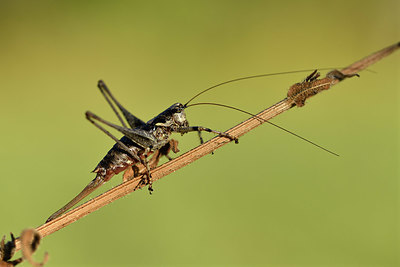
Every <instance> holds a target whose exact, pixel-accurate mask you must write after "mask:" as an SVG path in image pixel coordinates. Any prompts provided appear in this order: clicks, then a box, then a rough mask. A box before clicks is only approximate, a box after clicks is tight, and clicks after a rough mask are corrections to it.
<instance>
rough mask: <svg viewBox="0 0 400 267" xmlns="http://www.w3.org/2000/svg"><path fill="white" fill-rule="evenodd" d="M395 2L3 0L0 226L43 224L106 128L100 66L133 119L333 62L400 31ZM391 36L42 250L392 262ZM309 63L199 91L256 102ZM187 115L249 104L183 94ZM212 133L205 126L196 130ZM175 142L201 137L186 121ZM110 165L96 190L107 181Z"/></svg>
mask: <svg viewBox="0 0 400 267" xmlns="http://www.w3.org/2000/svg"><path fill="white" fill-rule="evenodd" d="M399 14H400V2H399V1H398V0H387V1H385V0H384V1H361V0H360V1H342V0H339V1H329V2H328V1H222V0H218V1H5V0H3V1H1V2H0V34H1V37H0V40H1V41H0V77H1V86H0V88H1V89H0V90H1V94H0V100H1V105H0V119H1V138H0V147H1V149H0V164H1V165H0V168H1V178H0V195H1V199H2V200H1V204H0V205H1V206H0V207H1V211H2V212H1V220H0V230H1V234H8V232H10V231H12V232H14V233H16V234H18V233H20V232H21V230H22V229H24V228H26V227H36V226H39V225H41V224H42V223H43V222H44V221H45V219H46V218H47V217H48V216H49V215H50V214H51V213H52V212H54V211H55V210H57V209H58V208H60V207H61V206H62V205H64V204H65V203H66V202H67V201H69V200H70V199H71V198H72V197H73V196H75V194H77V193H78V192H79V191H80V190H81V189H82V188H83V187H84V186H85V185H86V184H87V183H88V182H89V181H90V180H91V179H93V177H94V175H93V174H91V173H90V171H91V170H92V169H93V168H94V167H95V166H96V164H97V163H98V162H99V161H100V160H101V158H102V157H103V156H104V155H105V153H106V152H107V151H108V149H109V148H110V147H111V146H112V145H113V142H112V140H111V139H110V138H108V137H107V136H105V135H104V134H103V133H101V132H100V131H99V130H97V129H96V128H94V127H93V126H92V125H91V124H90V123H88V121H87V120H86V119H85V118H84V112H85V111H86V110H91V111H93V112H94V113H96V114H98V115H101V116H102V117H104V118H106V119H108V120H112V121H115V122H117V119H116V118H115V117H114V115H113V113H112V111H111V109H110V108H109V107H108V106H107V104H106V102H105V101H104V99H103V98H102V96H101V95H100V93H99V91H98V89H97V88H96V83H97V80H98V79H104V80H105V81H106V82H107V84H108V85H109V87H110V88H111V90H112V91H113V92H114V94H115V96H116V97H117V98H118V99H120V101H121V102H122V103H123V104H124V105H125V106H126V107H127V108H128V109H129V110H131V111H132V113H134V114H135V115H137V116H139V117H140V118H142V119H143V120H149V119H150V118H152V117H153V116H155V115H157V114H158V113H159V112H161V111H162V110H164V109H165V108H166V107H168V106H170V105H171V104H172V103H175V102H178V101H180V102H184V101H187V100H188V99H189V98H190V97H192V96H193V95H194V94H196V93H197V92H199V91H200V90H201V89H204V88H206V87H208V86H211V85H213V84H216V83H219V82H222V81H225V80H229V79H233V78H237V77H242V76H246V75H255V74H261V73H270V72H281V71H289V70H299V69H313V68H324V67H343V66H346V65H348V64H350V63H352V62H354V61H355V60H358V59H360V58H362V57H364V56H366V55H368V54H370V53H372V52H375V51H377V50H379V49H381V48H383V47H386V46H388V45H391V44H393V43H395V42H397V41H400V40H399V39H400V38H399V37H400V19H399ZM399 67H400V53H399V52H397V54H393V55H392V56H390V57H388V58H386V59H384V60H382V61H381V62H379V63H378V64H376V65H374V66H372V67H371V68H370V69H371V70H373V71H374V73H372V72H365V71H364V72H362V73H361V78H353V79H349V80H346V81H345V82H343V83H341V84H340V85H338V86H335V87H333V89H332V90H330V91H327V92H324V93H323V94H321V95H319V96H317V97H315V98H312V99H310V100H309V101H308V104H307V105H306V106H305V107H304V108H301V109H297V108H294V109H292V110H290V111H289V112H286V113H284V114H282V115H281V116H278V117H277V118H275V119H274V120H273V122H275V123H277V124H279V125H281V126H283V127H286V128H288V129H290V130H292V131H294V132H296V133H297V134H300V135H302V136H304V137H306V138H309V139H311V140H313V141H315V142H317V143H318V144H320V145H323V146H325V147H327V148H329V149H332V150H333V151H335V152H337V153H339V154H340V155H341V156H340V157H334V156H332V155H330V154H328V153H326V152H324V151H322V150H319V149H317V148H315V147H313V146H311V145H309V144H307V143H305V142H303V141H301V140H299V139H297V138H294V137H293V136H290V135H288V134H286V133H284V132H282V131H280V130H278V129H275V128H273V127H271V126H269V125H265V126H262V127H259V128H257V129H256V130H254V131H252V132H250V133H249V134H248V135H245V136H244V137H243V138H241V140H240V143H239V145H234V144H229V145H227V146H225V147H223V148H222V149H220V150H218V151H216V153H215V154H214V155H209V156H207V157H205V158H203V159H201V160H199V161H197V162H195V163H194V164H192V165H189V166H187V167H186V168H184V169H181V170H179V171H178V172H176V173H174V174H172V175H169V176H168V177H165V178H164V179H162V180H160V181H159V182H157V183H155V185H154V188H155V190H156V191H155V193H154V194H153V195H152V196H149V194H148V193H147V190H142V191H139V192H136V193H134V194H131V195H129V196H127V197H125V198H123V199H120V200H118V201H116V202H115V203H112V204H111V205H109V206H107V207H105V208H103V209H101V210H100V211H97V212H95V213H93V214H91V215H89V216H87V217H85V218H84V219H82V220H80V221H79V222H77V223H74V224H73V225H70V226H69V227H67V228H64V229H62V230H61V231H59V232H57V233H54V234H52V235H51V236H48V237H46V238H45V239H44V240H43V241H42V246H41V248H40V251H39V253H38V254H37V255H36V256H37V258H38V259H39V260H40V259H41V257H42V255H43V252H44V251H48V252H49V253H50V256H51V260H50V262H49V264H48V266H110V265H115V266H128V265H137V266H186V265H188V266H398V265H399V264H400V262H399V258H398V251H399V239H400V237H399V206H400V205H399V181H398V179H399V173H400V172H399V167H398V164H399V148H400V147H399V121H400V120H399V114H400V112H399V93H398V92H399V89H400V88H399V87H400V83H399V75H400V72H399V69H400V68H399ZM307 74H308V73H301V74H293V75H286V76H279V77H271V78H262V79H256V80H248V81H242V82H238V83H236V84H231V85H227V86H224V87H220V88H219V89H216V90H214V91H211V92H209V93H207V94H205V95H203V96H202V97H201V98H198V100H197V101H214V102H218V103H225V104H229V105H234V106H236V107H239V108H242V109H245V110H248V111H249V112H258V111H260V110H262V109H264V108H266V107H268V106H270V105H272V104H274V103H276V102H277V101H279V100H281V99H282V98H283V97H284V96H285V94H286V91H287V89H288V87H289V86H290V85H292V84H293V83H295V82H298V81H301V80H302V79H303V78H304V77H305V76H306V75H307ZM187 115H188V118H189V122H190V123H191V124H192V125H202V126H207V127H210V128H213V129H218V130H226V129H228V128H230V127H232V126H233V125H235V124H237V123H239V122H241V121H242V120H244V119H246V118H247V116H246V115H243V114H240V113H237V112H235V111H230V110H223V109H220V108H216V107H206V106H203V107H196V108H192V109H188V110H187ZM206 136H207V137H208V138H211V137H212V135H206ZM175 137H176V138H177V139H178V140H179V141H180V148H181V150H182V151H187V150H189V149H191V148H193V147H195V146H196V145H198V138H197V134H188V135H185V136H183V137H180V136H178V135H176V136H175ZM120 181H121V177H120V176H119V177H114V178H113V179H112V181H111V182H109V183H108V184H107V185H106V186H104V188H102V189H101V190H98V191H97V192H96V194H97V193H100V192H103V191H104V190H106V189H110V188H111V187H113V186H115V185H117V184H118V183H119V182H120Z"/></svg>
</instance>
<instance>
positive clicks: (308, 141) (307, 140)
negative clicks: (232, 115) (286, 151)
mask: <svg viewBox="0 0 400 267" xmlns="http://www.w3.org/2000/svg"><path fill="white" fill-rule="evenodd" d="M199 105H211V106H219V107H224V108H229V109H233V110H236V111H239V112H242V113H245V114H247V115H250V116H252V117H255V118H256V119H258V120H259V121H261V122H263V123H264V122H266V123H269V124H270V125H272V126H275V127H277V128H278V129H280V130H282V131H285V132H287V133H289V134H291V135H293V136H295V137H297V138H300V139H301V140H303V141H306V142H307V143H309V144H311V145H313V146H316V147H318V148H320V149H322V150H324V151H326V152H328V153H330V154H332V155H335V156H338V157H339V154H336V153H335V152H332V151H330V150H329V149H327V148H325V147H323V146H320V145H318V144H316V143H314V142H312V141H311V140H309V139H307V138H304V137H302V136H300V135H298V134H296V133H294V132H292V131H290V130H288V129H286V128H283V127H281V126H279V125H277V124H275V123H272V122H270V121H268V120H265V119H263V118H261V117H259V116H257V115H255V114H253V113H250V112H248V111H245V110H243V109H240V108H236V107H232V106H229V105H224V104H219V103H210V102H200V103H194V104H190V105H187V106H186V108H188V107H193V106H199Z"/></svg>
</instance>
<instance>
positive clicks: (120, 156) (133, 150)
mask: <svg viewBox="0 0 400 267" xmlns="http://www.w3.org/2000/svg"><path fill="white" fill-rule="evenodd" d="M295 72H300V71H295ZM287 73H293V72H283V73H273V74H261V75H255V76H248V77H243V78H238V79H234V80H229V81H226V82H223V83H220V84H217V85H214V86H212V87H209V88H207V89H205V90H203V91H201V92H200V93H198V94H196V95H195V96H194V97H192V98H191V99H190V100H189V101H188V102H186V104H181V103H175V104H173V105H172V106H170V107H169V108H167V109H166V110H164V111H163V112H162V113H160V114H159V115H157V116H156V117H154V118H153V119H151V120H149V121H148V122H147V123H146V122H144V121H142V120H140V119H139V118H137V117H136V116H134V115H133V114H132V113H130V112H129V111H128V110H127V109H125V108H124V107H123V106H122V105H121V104H120V103H119V102H118V101H117V100H116V99H115V98H114V96H113V95H112V94H111V92H110V90H109V89H108V87H107V86H106V85H105V83H104V82H103V81H101V80H100V81H99V82H98V88H99V89H100V92H101V93H102V95H103V96H104V98H105V99H106V101H107V103H108V104H109V105H110V107H111V108H112V110H113V111H114V113H115V114H116V116H117V117H118V119H119V121H120V122H121V124H122V126H119V125H116V124H113V123H110V122H108V121H106V120H104V119H102V118H100V117H98V116H97V115H95V114H93V113H92V112H90V111H87V112H86V118H87V119H88V120H89V121H90V122H91V123H93V124H94V125H95V126H96V127H97V128H99V129H100V130H101V131H103V132H104V133H105V134H107V135H108V136H109V137H111V138H112V139H113V140H114V141H115V142H116V143H115V144H114V146H113V147H112V148H111V149H110V150H109V151H108V153H107V154H106V156H105V157H104V158H103V159H102V160H101V161H100V163H99V164H98V165H97V166H96V168H95V169H94V170H93V172H94V173H96V177H95V178H94V179H93V180H92V181H91V182H90V183H89V184H88V185H87V186H86V187H85V188H84V189H83V190H82V191H81V192H80V193H79V194H78V195H77V196H76V197H74V198H73V199H72V200H71V201H70V202H68V203H67V204H66V205H65V206H63V207H62V208H61V209H59V210H58V211H56V212H55V213H53V214H52V215H51V216H50V217H49V218H48V219H47V221H46V222H49V221H51V220H54V219H55V218H57V217H59V216H61V215H62V214H63V213H65V212H66V211H68V210H69V209H70V208H72V207H73V206H75V205H76V204H77V203H78V202H80V201H81V200H82V199H83V198H85V197H86V196H88V195H89V194H90V193H91V192H93V191H94V190H95V189H96V188H98V187H99V186H101V185H102V184H104V183H105V182H107V181H109V180H110V179H111V178H112V177H113V176H114V175H116V174H118V173H120V172H122V171H126V172H125V174H124V181H126V180H129V179H131V178H132V177H138V176H140V175H143V178H142V181H141V183H142V184H146V185H148V186H149V187H148V188H149V191H150V193H151V192H152V191H153V188H152V184H151V179H150V178H151V170H152V169H154V168H155V167H157V164H158V162H159V159H160V158H161V157H162V156H166V157H168V158H169V159H170V157H169V156H168V153H169V152H170V151H171V150H172V151H173V152H177V151H178V149H177V141H175V140H173V139H170V135H171V134H172V133H180V134H182V135H183V134H185V133H188V132H198V134H199V138H200V142H201V143H203V139H202V137H201V132H202V131H206V132H211V133H215V134H217V135H219V136H221V137H225V138H228V139H230V140H231V141H235V143H238V139H237V138H236V137H234V136H231V135H229V134H227V133H224V132H220V131H215V130H212V129H210V128H206V127H202V126H189V123H188V121H187V119H186V114H185V109H186V108H188V107H190V106H196V105H216V106H221V107H225V108H230V109H234V110H237V111H240V112H243V113H246V114H248V115H251V116H256V115H254V114H251V113H249V112H247V111H244V110H241V109H238V108H235V107H231V106H227V105H223V104H217V103H195V104H191V105H189V103H190V102H191V101H192V100H193V99H195V98H196V97H198V96H199V95H201V94H203V93H205V92H207V91H209V90H211V89H213V88H215V87H218V86H221V85H224V84H227V83H231V82H236V81H239V80H245V79H251V78H258V77H265V76H271V75H278V74H287ZM114 105H116V106H117V107H118V109H119V110H120V112H121V113H122V114H123V116H124V118H125V120H126V122H127V123H128V124H129V126H127V125H126V123H125V122H124V120H123V119H122V117H121V116H120V114H119V112H118V111H117V109H116V108H115V106H114ZM260 121H261V122H267V123H269V124H271V125H273V126H275V127H278V128H279V129H281V130H284V131H286V132H288V133H290V134H292V135H294V136H296V137H299V138H301V139H303V140H305V141H307V142H309V143H311V144H313V145H315V146H317V147H319V148H322V149H323V150H325V151H327V152H329V153H331V154H334V155H337V154H335V153H333V152H331V151H329V150H327V149H325V148H323V147H321V146H319V145H317V144H315V143H313V142H311V141H309V140H308V139H305V138H303V137H301V136H299V135H297V134H295V133H293V132H291V131H289V130H287V129H285V128H283V127H280V126H278V125H276V124H274V123H271V122H269V121H265V120H263V119H261V118H260ZM98 122H100V123H103V124H105V125H107V126H109V127H111V128H114V129H116V130H118V131H119V132H121V133H122V134H123V135H124V136H123V137H122V138H121V139H118V138H116V137H115V136H114V135H113V134H111V133H110V132H109V131H107V130H106V129H104V128H103V127H102V126H101V125H100V124H99V123H98ZM150 155H153V157H152V158H151V159H150V160H148V157H149V156H150Z"/></svg>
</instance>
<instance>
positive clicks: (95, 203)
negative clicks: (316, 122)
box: [16, 42, 400, 250]
mask: <svg viewBox="0 0 400 267" xmlns="http://www.w3.org/2000/svg"><path fill="white" fill-rule="evenodd" d="M399 48H400V42H399V43H396V44H394V45H391V46H389V47H386V48H384V49H382V50H380V51H378V52H376V53H373V54H371V55H369V56H367V57H365V58H363V59H361V60H359V61H357V62H355V63H353V64H351V65H349V66H348V67H346V68H344V69H342V70H341V71H340V72H341V73H343V74H344V75H346V76H347V77H350V76H352V75H354V74H357V73H358V72H360V71H361V70H363V69H365V68H367V67H368V66H370V65H372V64H374V63H376V62H377V61H379V60H381V59H382V58H383V57H385V56H388V55H390V54H391V53H393V52H394V51H396V50H397V49H399ZM324 79H329V80H328V81H329V83H330V86H329V87H331V86H333V85H335V84H337V83H339V82H340V81H342V80H343V79H341V78H339V77H337V76H330V77H326V78H324ZM317 93H318V92H317ZM304 100H305V99H304ZM294 105H295V104H294V101H293V99H291V98H285V99H283V100H281V101H280V102H278V103H276V104H275V105H273V106H271V107H269V108H267V109H265V110H263V111H261V112H260V113H258V114H257V117H252V118H250V119H248V120H246V121H244V122H242V123H240V124H238V125H236V126H235V127H233V128H231V129H230V130H228V131H227V133H229V134H231V135H233V136H237V137H240V136H242V135H244V134H246V133H247V132H249V131H251V130H253V129H254V128H256V127H257V126H259V125H261V124H262V123H263V122H262V121H261V120H260V118H262V119H263V120H270V119H271V118H273V117H275V116H277V115H279V114H281V113H283V112H285V111H287V110H289V109H290V108H292V107H293V106H294ZM229 142H230V140H229V139H227V138H225V137H215V138H213V139H211V140H210V141H208V142H206V143H204V144H202V145H200V146H198V147H196V148H194V149H192V150H190V151H189V152H187V153H185V154H183V155H181V156H180V157H178V158H176V159H174V160H171V161H169V162H167V163H165V164H163V165H161V166H159V167H158V168H156V169H154V170H153V171H152V180H153V181H156V180H158V179H161V178H162V177H164V176H166V175H168V174H170V173H172V172H175V171H177V170H178V169H180V168H182V167H184V166H186V165H188V164H190V163H192V162H193V161H195V160H197V159H199V158H201V157H203V156H205V155H208V154H210V153H211V152H212V151H214V150H216V149H218V148H220V147H221V146H223V145H225V144H227V143H229ZM139 182H140V178H136V179H133V180H131V181H128V182H125V183H123V184H121V185H119V186H117V187H115V188H113V189H111V190H109V191H107V192H105V193H104V194H102V195H100V196H97V197H96V198H93V199H91V200H89V201H87V202H86V203H84V204H82V205H80V206H78V207H76V208H75V209H73V210H71V211H70V212H68V213H66V214H64V215H62V216H60V217H59V218H57V219H54V220H53V221H50V222H48V223H46V224H43V225H41V226H39V227H38V228H36V230H37V231H38V232H39V233H40V234H41V236H42V237H46V236H48V235H50V234H52V233H54V232H56V231H58V230H60V229H62V228H64V227H66V226H68V225H69V224H71V223H73V222H75V221H77V220H79V219H81V218H82V217H84V216H86V215H88V214H89V213H92V212H93V211H96V210H98V209H100V208H101V207H103V206H105V205H107V204H109V203H111V202H113V201H115V200H117V199H119V198H121V197H123V196H125V195H127V194H129V193H131V192H134V191H135V190H137V189H138V188H140V186H138V184H139ZM16 245H17V250H19V249H20V243H19V241H17V244H16Z"/></svg>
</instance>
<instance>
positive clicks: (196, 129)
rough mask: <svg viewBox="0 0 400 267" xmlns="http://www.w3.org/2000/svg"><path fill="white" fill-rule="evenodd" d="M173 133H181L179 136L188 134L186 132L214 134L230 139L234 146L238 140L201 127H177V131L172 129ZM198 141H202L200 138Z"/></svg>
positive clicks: (226, 134)
mask: <svg viewBox="0 0 400 267" xmlns="http://www.w3.org/2000/svg"><path fill="white" fill-rule="evenodd" d="M174 132H177V133H181V134H185V133H188V132H209V133H215V134H218V135H219V136H222V137H226V138H228V139H231V140H232V141H235V143H236V144H237V143H239V140H238V139H237V138H236V137H234V136H232V135H230V134H228V133H224V132H219V131H215V130H212V129H210V128H205V127H202V126H190V127H179V128H177V129H174ZM200 138H201V137H200ZM200 140H202V138H201V139H200Z"/></svg>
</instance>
